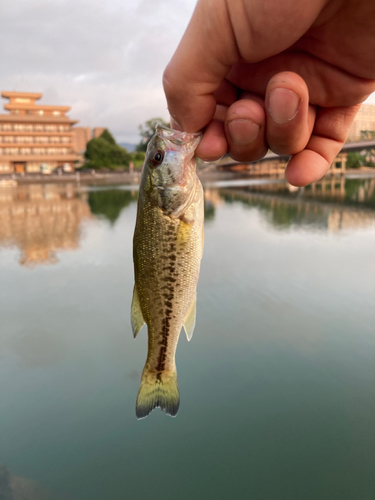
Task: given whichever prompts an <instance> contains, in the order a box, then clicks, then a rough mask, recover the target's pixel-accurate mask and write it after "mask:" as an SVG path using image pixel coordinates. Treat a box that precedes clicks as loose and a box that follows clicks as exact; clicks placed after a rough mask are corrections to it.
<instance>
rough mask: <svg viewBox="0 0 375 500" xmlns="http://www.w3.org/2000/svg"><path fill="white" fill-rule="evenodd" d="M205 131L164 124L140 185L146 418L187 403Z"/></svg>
mask: <svg viewBox="0 0 375 500" xmlns="http://www.w3.org/2000/svg"><path fill="white" fill-rule="evenodd" d="M200 139H201V134H188V133H186V132H179V131H176V130H172V129H169V128H167V127H165V126H163V125H160V124H159V125H157V127H156V131H155V135H154V136H153V137H152V139H151V140H150V142H149V144H148V147H147V152H146V159H145V163H144V165H143V171H142V180H141V184H140V188H139V197H138V211H137V221H136V226H135V231H134V240H133V260H134V274H135V284H134V292H133V301H132V306H131V323H132V328H133V334H134V337H136V335H137V334H138V332H139V330H140V329H141V328H142V326H143V325H144V324H145V323H146V324H147V328H148V354H147V360H146V364H145V367H144V369H143V373H142V379H141V386H140V389H139V392H138V397H137V403H136V415H137V417H138V418H143V417H146V416H147V415H148V414H149V413H150V412H151V411H152V410H153V409H154V408H157V407H160V408H161V409H162V410H163V411H165V412H166V413H167V414H168V415H172V416H175V415H176V414H177V412H178V408H179V405H180V396H179V391H178V384H177V371H176V363H175V353H176V348H177V342H178V338H179V336H180V332H181V328H182V327H184V330H185V332H186V335H187V338H188V340H190V339H191V337H192V335H193V330H194V327H195V310H196V288H197V283H198V277H199V267H200V261H201V257H202V252H203V219H204V210H203V189H202V185H201V183H200V181H199V179H198V177H197V175H196V171H195V150H196V148H197V146H198V144H199V141H200Z"/></svg>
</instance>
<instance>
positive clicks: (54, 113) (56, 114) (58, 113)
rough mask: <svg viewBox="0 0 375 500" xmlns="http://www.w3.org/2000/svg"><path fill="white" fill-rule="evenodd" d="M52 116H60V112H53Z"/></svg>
mask: <svg viewBox="0 0 375 500" xmlns="http://www.w3.org/2000/svg"><path fill="white" fill-rule="evenodd" d="M52 114H53V115H54V116H60V115H61V113H60V111H54V112H53V113H52Z"/></svg>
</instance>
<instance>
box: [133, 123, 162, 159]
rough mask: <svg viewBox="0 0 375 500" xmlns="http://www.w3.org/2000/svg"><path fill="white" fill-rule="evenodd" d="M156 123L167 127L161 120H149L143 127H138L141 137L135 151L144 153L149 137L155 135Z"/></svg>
mask: <svg viewBox="0 0 375 500" xmlns="http://www.w3.org/2000/svg"><path fill="white" fill-rule="evenodd" d="M158 123H162V124H163V125H165V126H166V127H169V123H167V122H166V121H164V120H163V118H151V120H147V122H145V123H144V124H143V125H139V127H138V130H139V135H140V136H141V137H142V139H141V140H140V142H139V143H138V144H137V146H136V148H135V149H136V150H137V151H146V149H147V144H148V142H149V140H150V139H151V137H152V136H153V135H154V133H155V127H156V125H157V124H158Z"/></svg>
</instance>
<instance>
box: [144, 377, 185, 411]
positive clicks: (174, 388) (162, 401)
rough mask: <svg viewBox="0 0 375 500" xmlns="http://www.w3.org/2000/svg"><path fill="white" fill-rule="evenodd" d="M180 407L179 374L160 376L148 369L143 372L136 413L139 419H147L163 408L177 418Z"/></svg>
mask: <svg viewBox="0 0 375 500" xmlns="http://www.w3.org/2000/svg"><path fill="white" fill-rule="evenodd" d="M179 406H180V393H179V391H178V384H177V372H176V371H174V372H172V373H163V374H161V375H160V376H158V375H157V374H156V373H151V372H149V371H147V370H146V369H145V370H144V371H143V374H142V380H141V387H140V388H139V392H138V397H137V404H136V409H135V413H136V415H137V418H145V417H147V415H148V414H149V413H151V412H152V410H153V409H154V408H158V407H159V408H161V409H162V410H163V411H164V412H165V413H166V414H167V415H171V417H175V416H176V415H177V412H178V408H179Z"/></svg>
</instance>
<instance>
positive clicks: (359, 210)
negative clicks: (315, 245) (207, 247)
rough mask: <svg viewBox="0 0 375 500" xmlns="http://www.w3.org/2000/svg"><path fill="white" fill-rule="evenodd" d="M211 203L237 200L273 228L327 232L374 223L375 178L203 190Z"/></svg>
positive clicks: (363, 226)
mask: <svg viewBox="0 0 375 500" xmlns="http://www.w3.org/2000/svg"><path fill="white" fill-rule="evenodd" d="M205 195H206V198H207V199H208V200H209V202H210V203H211V204H213V205H217V204H218V203H220V202H221V200H224V201H225V203H237V202H240V203H242V204H243V205H247V206H249V207H253V208H257V209H258V210H259V211H260V212H261V213H262V215H263V216H264V219H265V220H266V221H267V222H268V223H270V224H271V225H272V226H273V227H275V228H279V229H286V228H289V227H291V226H315V227H317V228H319V229H325V230H328V231H339V230H347V229H355V228H357V229H360V228H365V227H373V226H374V224H375V211H374V210H375V178H369V179H345V178H344V177H341V178H339V179H337V178H332V179H329V180H322V181H319V182H316V183H313V184H311V185H309V186H306V187H305V188H296V187H294V186H291V185H290V184H288V183H287V182H285V181H280V182H276V183H275V182H272V183H267V182H266V183H264V184H258V185H249V186H243V187H230V188H222V189H220V190H217V189H208V190H206V193H205Z"/></svg>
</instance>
